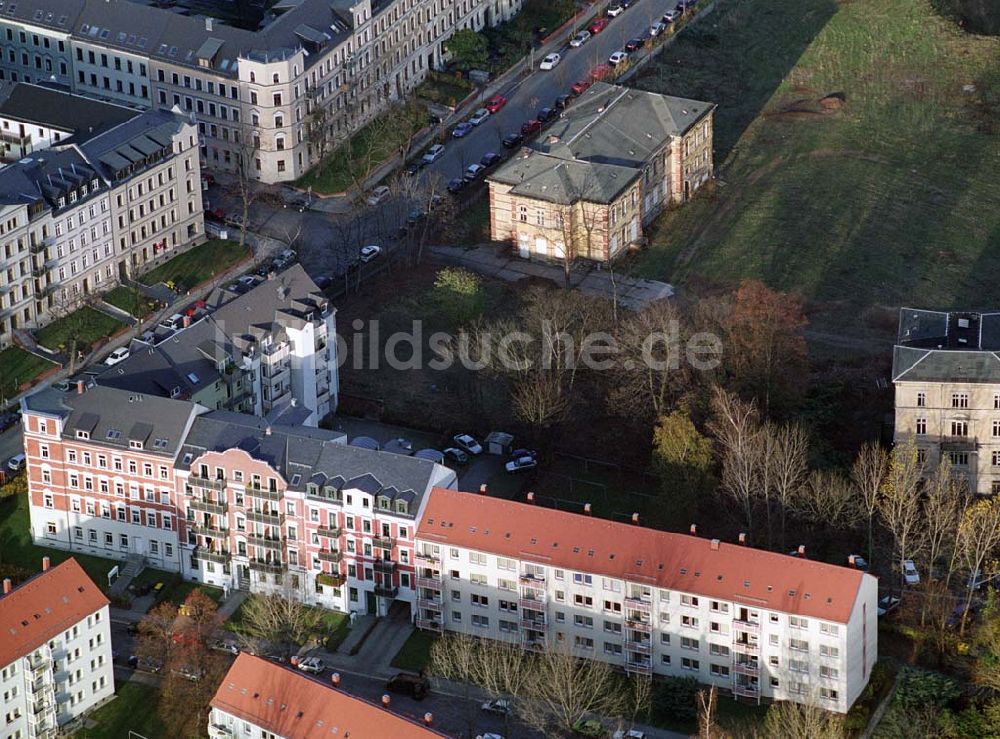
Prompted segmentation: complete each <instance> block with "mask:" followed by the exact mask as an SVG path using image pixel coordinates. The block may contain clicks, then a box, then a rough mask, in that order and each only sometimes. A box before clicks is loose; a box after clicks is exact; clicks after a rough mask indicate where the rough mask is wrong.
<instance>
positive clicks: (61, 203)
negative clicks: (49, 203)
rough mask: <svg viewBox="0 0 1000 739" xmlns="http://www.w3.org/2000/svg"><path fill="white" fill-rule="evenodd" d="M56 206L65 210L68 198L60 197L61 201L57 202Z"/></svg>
mask: <svg viewBox="0 0 1000 739" xmlns="http://www.w3.org/2000/svg"><path fill="white" fill-rule="evenodd" d="M56 205H58V206H59V207H60V208H65V207H66V196H65V195H60V196H59V199H58V200H56Z"/></svg>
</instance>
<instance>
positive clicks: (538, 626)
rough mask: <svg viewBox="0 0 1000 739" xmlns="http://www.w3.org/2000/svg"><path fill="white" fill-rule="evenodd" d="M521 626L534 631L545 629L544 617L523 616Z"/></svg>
mask: <svg viewBox="0 0 1000 739" xmlns="http://www.w3.org/2000/svg"><path fill="white" fill-rule="evenodd" d="M521 627H522V628H525V629H531V630H532V631H545V619H544V618H524V617H523V616H522V617H521Z"/></svg>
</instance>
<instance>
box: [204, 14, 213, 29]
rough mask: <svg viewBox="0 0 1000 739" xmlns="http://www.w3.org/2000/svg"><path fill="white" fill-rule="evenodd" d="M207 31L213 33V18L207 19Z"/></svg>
mask: <svg viewBox="0 0 1000 739" xmlns="http://www.w3.org/2000/svg"><path fill="white" fill-rule="evenodd" d="M205 30H206V31H211V30H212V18H211V17H207V18H205Z"/></svg>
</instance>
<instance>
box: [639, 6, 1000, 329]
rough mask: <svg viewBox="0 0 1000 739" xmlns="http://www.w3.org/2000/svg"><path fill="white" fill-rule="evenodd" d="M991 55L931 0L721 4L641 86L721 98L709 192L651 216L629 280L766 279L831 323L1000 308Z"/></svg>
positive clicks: (996, 47) (997, 45)
mask: <svg viewBox="0 0 1000 739" xmlns="http://www.w3.org/2000/svg"><path fill="white" fill-rule="evenodd" d="M998 54H1000V39H997V38H991V37H979V36H971V35H966V34H964V33H963V32H962V31H961V30H959V28H958V27H957V26H956V25H955V24H953V23H952V22H951V21H949V20H945V19H943V18H941V17H940V16H939V15H937V13H936V12H935V11H934V10H933V8H932V6H931V2H930V0H868V2H864V3H860V2H850V3H837V2H835V1H834V0H720V2H719V4H718V6H717V8H716V10H715V12H714V13H713V14H712V15H711V16H709V17H707V18H706V19H705V20H704V21H703V22H702V23H700V24H696V25H695V26H694V27H692V28H691V29H689V30H688V31H685V32H684V33H682V34H681V35H680V37H679V38H678V41H677V43H676V44H674V45H673V46H672V47H670V48H668V49H666V50H665V51H664V52H663V54H662V56H661V57H660V58H659V60H658V61H657V62H656V64H655V65H654V67H653V68H652V69H651V71H650V72H649V73H648V74H646V75H644V76H643V77H642V78H641V79H640V80H639V82H638V86H641V87H644V88H648V89H655V90H659V91H664V92H670V93H673V94H679V95H686V96H691V97H696V98H701V99H706V100H711V101H713V102H716V103H718V105H719V110H718V112H717V116H718V118H717V128H716V137H717V148H718V155H717V158H716V166H717V173H718V176H719V180H720V181H719V183H718V186H717V187H715V188H707V189H706V191H704V192H703V193H701V194H699V195H698V196H697V197H696V198H695V199H694V200H693V201H692V202H690V203H688V204H686V205H684V206H683V207H682V208H679V209H677V210H675V211H672V212H670V213H668V214H667V215H665V216H664V217H662V218H660V219H659V221H658V222H657V224H656V228H655V229H654V231H653V233H652V238H651V248H650V249H649V250H648V251H647V252H646V253H645V254H643V255H642V256H641V257H640V259H639V261H638V262H637V263H636V264H635V265H634V270H635V271H636V272H638V273H639V274H641V275H643V276H649V277H658V278H661V279H666V280H669V281H672V282H676V283H680V284H685V283H687V284H689V285H693V286H697V285H700V284H706V283H707V284H708V285H713V284H720V283H721V284H731V283H733V282H735V281H737V280H739V279H740V278H744V277H756V278H760V279H762V280H764V281H765V282H766V283H768V284H769V285H771V286H773V287H777V288H780V289H784V290H792V291H797V292H799V293H801V294H803V295H804V296H805V297H806V298H807V299H808V300H810V301H811V305H812V307H813V308H818V309H819V310H820V311H822V312H823V313H824V315H826V316H827V320H828V321H829V323H830V324H831V325H833V324H837V325H841V326H842V325H843V323H844V318H847V317H850V318H852V319H854V321H856V320H857V317H858V313H859V312H860V311H861V310H863V309H864V308H865V307H868V306H872V305H876V306H899V305H904V304H915V305H920V306H926V307H963V306H964V307H988V306H994V305H996V304H997V303H1000V288H998V286H997V284H996V281H995V280H993V279H992V278H991V277H990V275H992V274H995V273H996V271H997V269H998V268H1000V208H997V207H996V206H997V204H998V203H1000V178H998V177H997V176H996V172H995V163H996V161H997V159H998V157H1000V136H998V135H997V134H998V132H1000V100H998V97H997V95H996V89H997V87H998V85H1000V66H998V64H997V59H998ZM827 96H836V98H838V99H840V100H841V101H842V106H841V105H840V103H838V102H837V100H832V101H831V100H830V99H828V100H827V103H828V106H827V107H824V106H823V105H821V104H820V103H819V100H820V99H821V98H824V97H827ZM854 321H852V323H854Z"/></svg>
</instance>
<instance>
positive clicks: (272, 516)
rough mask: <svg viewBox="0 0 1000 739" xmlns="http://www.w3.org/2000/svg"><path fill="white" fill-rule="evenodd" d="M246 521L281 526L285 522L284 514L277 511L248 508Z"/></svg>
mask: <svg viewBox="0 0 1000 739" xmlns="http://www.w3.org/2000/svg"><path fill="white" fill-rule="evenodd" d="M247 521H253V522H254V523H262V524H264V525H265V526H281V524H283V523H284V522H285V515H284V514H283V513H278V512H273V513H272V512H270V511H254V510H248V511H247Z"/></svg>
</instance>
